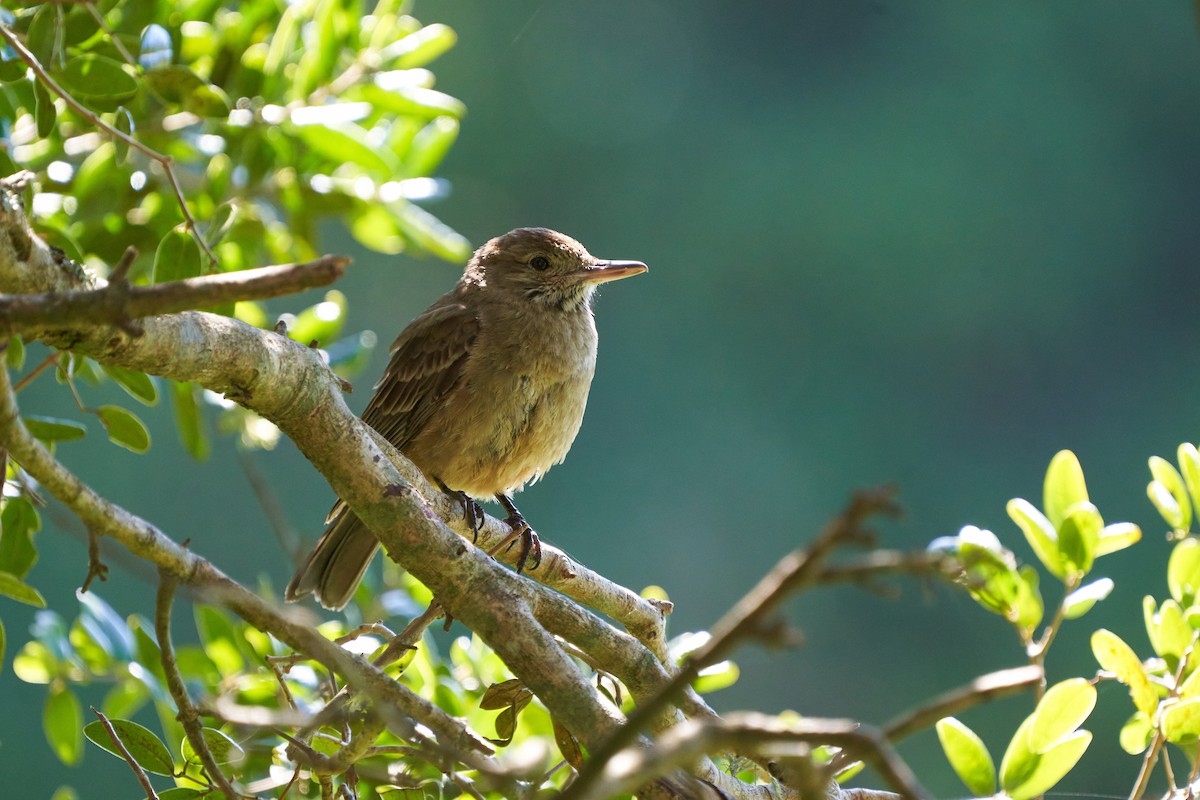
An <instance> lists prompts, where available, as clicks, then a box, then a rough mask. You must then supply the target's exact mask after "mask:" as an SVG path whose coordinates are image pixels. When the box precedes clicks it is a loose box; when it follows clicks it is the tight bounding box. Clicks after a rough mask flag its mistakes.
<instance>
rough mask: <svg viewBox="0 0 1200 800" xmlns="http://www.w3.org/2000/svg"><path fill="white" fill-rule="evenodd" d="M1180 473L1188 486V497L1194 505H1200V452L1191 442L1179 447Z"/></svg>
mask: <svg viewBox="0 0 1200 800" xmlns="http://www.w3.org/2000/svg"><path fill="white" fill-rule="evenodd" d="M1177 455H1178V457H1179V471H1180V472H1181V473H1182V474H1183V482H1184V484H1185V485H1186V486H1187V490H1188V495H1189V496H1190V498H1191V501H1192V503H1193V505H1194V504H1196V503H1200V450H1197V449H1196V445H1194V444H1192V443H1190V442H1184V443H1183V444H1181V445H1179V450H1178V453H1177Z"/></svg>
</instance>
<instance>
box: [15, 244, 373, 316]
mask: <svg viewBox="0 0 1200 800" xmlns="http://www.w3.org/2000/svg"><path fill="white" fill-rule="evenodd" d="M348 263H350V259H348V258H344V257H341V256H322V257H321V258H318V259H317V260H315V261H309V262H306V263H304V264H284V265H279V266H273V267H259V268H258V269H248V270H243V271H241V272H227V273H218V274H215V275H203V276H201V277H197V278H187V279H186V280H181V281H171V282H169V283H160V284H156V285H154V286H131V285H130V284H129V283H128V282H126V281H115V282H113V283H108V284H105V285H104V286H101V287H100V288H97V289H82V290H76V291H67V292H47V293H44V294H18V295H0V336H8V335H11V334H13V333H22V332H25V331H43V330H52V329H61V328H79V327H81V326H88V325H115V326H125V325H126V324H127V323H128V322H129V321H130V320H136V319H139V318H141V317H148V316H150V315H152V314H173V313H175V312H178V311H187V310H189V309H193V308H212V307H215V306H219V305H223V304H225V303H232V302H236V301H239V300H264V299H266V298H269V297H279V296H280V295H285V294H294V293H296V292H299V291H302V290H304V289H309V288H312V287H314V286H327V285H329V284H331V283H333V282H334V281H336V280H337V279H338V278H340V277H341V276H342V273H343V272H344V271H345V269H346V265H347V264H348Z"/></svg>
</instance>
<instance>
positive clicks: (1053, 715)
mask: <svg viewBox="0 0 1200 800" xmlns="http://www.w3.org/2000/svg"><path fill="white" fill-rule="evenodd" d="M1095 707H1096V687H1094V686H1092V684H1091V683H1089V682H1088V681H1086V680H1084V679H1083V678H1072V679H1070V680H1065V681H1062V682H1061V683H1057V684H1055V685H1054V686H1051V687H1050V689H1049V690H1048V691H1047V692H1046V694H1045V696H1044V697H1042V699H1041V700H1040V701H1039V702H1038V705H1037V710H1036V712H1035V713H1034V721H1033V725H1032V726H1031V727H1030V729H1029V747H1030V749H1031V750H1033V751H1034V752H1035V753H1043V752H1045V751H1047V750H1048V749H1050V748H1051V747H1053V746H1054V744H1055V743H1056V742H1058V741H1060V740H1061V739H1063V738H1064V737H1066V736H1067V735H1068V734H1070V733H1072V732H1073V731H1074V730H1075V729H1076V728H1078V727H1079V726H1080V725H1082V724H1083V721H1084V720H1086V719H1087V718H1088V716H1089V715H1090V714H1091V713H1092V709H1094V708H1095Z"/></svg>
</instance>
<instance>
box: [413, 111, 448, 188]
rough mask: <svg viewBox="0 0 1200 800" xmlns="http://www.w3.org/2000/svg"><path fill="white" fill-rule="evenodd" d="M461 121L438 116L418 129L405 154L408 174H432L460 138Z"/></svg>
mask: <svg viewBox="0 0 1200 800" xmlns="http://www.w3.org/2000/svg"><path fill="white" fill-rule="evenodd" d="M458 131H459V123H458V120H456V119H455V118H454V117H447V116H442V117H436V118H434V119H433V120H431V121H430V122H429V124H427V125H426V126H425V127H424V128H422V129H421V130H419V131H417V134H416V135H415V136H414V137H413V139H412V143H411V144H410V145H409V147H408V153H407V154H406V155H405V159H404V160H405V164H406V166H407V167H408V174H409V175H412V176H423V175H432V174H433V172H434V170H436V169H437V168H438V165H440V164H441V163H442V160H443V159H444V158H445V157H446V153H448V152H449V151H450V147H451V145H453V144H454V142H455V141H456V140H457V139H458Z"/></svg>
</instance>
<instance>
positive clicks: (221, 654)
mask: <svg viewBox="0 0 1200 800" xmlns="http://www.w3.org/2000/svg"><path fill="white" fill-rule="evenodd" d="M195 613H196V629H197V630H198V631H199V632H200V641H201V642H203V644H204V650H205V652H207V653H208V656H209V658H211V659H212V660H213V663H214V664H216V665H217V669H219V670H220V671H221V674H222V675H224V676H229V675H233V674H235V673H237V672H241V671H242V669H243V667H245V663H246V662H245V659H244V658H243V657H242V653H241V649H240V648H239V647H238V642H237V638H238V634H237V631H236V630H234V627H233V623H231V622H230V621H229V618H228V617H226V616H225V615H224V613H222V612H221V611H220V610H219V609H216V608H213V607H212V606H206V605H197V606H196V608H195Z"/></svg>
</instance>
